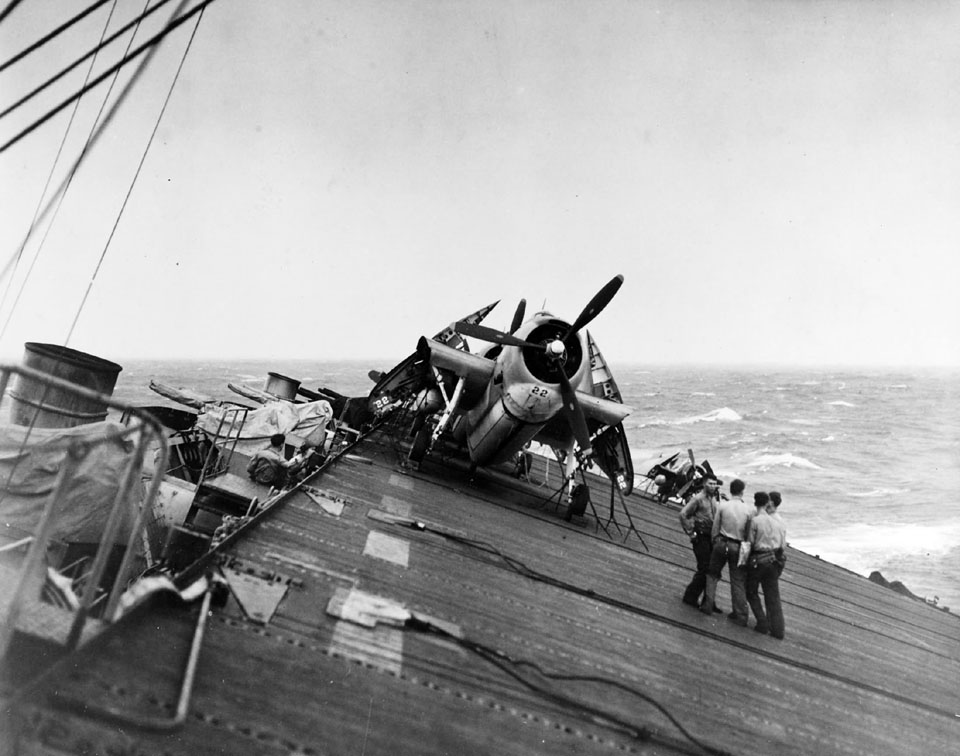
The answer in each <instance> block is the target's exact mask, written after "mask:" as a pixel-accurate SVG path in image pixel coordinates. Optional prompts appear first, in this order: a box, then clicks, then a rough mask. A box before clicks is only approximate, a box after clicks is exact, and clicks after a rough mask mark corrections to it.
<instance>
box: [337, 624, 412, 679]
mask: <svg viewBox="0 0 960 756" xmlns="http://www.w3.org/2000/svg"><path fill="white" fill-rule="evenodd" d="M330 653H331V654H336V655H339V656H342V657H344V658H347V659H355V660H357V661H359V662H363V663H364V664H370V665H372V666H374V667H376V668H378V669H382V670H385V671H387V672H392V673H393V674H395V675H399V674H400V673H401V671H402V666H403V630H398V629H397V628H394V627H376V628H373V629H368V628H365V627H361V626H360V625H355V624H353V623H352V622H343V621H341V622H337V624H336V625H335V626H334V628H333V638H331V640H330Z"/></svg>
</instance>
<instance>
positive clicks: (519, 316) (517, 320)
mask: <svg viewBox="0 0 960 756" xmlns="http://www.w3.org/2000/svg"><path fill="white" fill-rule="evenodd" d="M526 310H527V300H526V299H521V300H520V302H519V304H517V309H516V310H515V311H514V313H513V322H512V323H510V333H516V331H517V329H518V328H519V327H520V326H521V325H522V324H523V316H524V313H526Z"/></svg>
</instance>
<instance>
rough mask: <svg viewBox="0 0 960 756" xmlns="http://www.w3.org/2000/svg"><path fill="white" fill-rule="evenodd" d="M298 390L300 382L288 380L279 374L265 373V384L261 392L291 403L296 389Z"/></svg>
mask: <svg viewBox="0 0 960 756" xmlns="http://www.w3.org/2000/svg"><path fill="white" fill-rule="evenodd" d="M299 388H300V381H298V380H295V379H293V378H289V377H287V376H285V375H281V374H280V373H267V384H266V385H265V386H264V387H263V390H264V391H266V392H267V393H269V394H273V395H274V396H278V397H280V398H281V399H286V400H287V401H288V402H292V401H293V400H294V399H295V398H296V396H297V389H299Z"/></svg>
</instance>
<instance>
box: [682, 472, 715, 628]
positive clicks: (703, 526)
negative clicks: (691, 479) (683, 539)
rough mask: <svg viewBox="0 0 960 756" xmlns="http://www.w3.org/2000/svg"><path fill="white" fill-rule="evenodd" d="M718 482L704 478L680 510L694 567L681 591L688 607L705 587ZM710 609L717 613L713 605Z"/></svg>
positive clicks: (694, 604) (694, 603)
mask: <svg viewBox="0 0 960 756" xmlns="http://www.w3.org/2000/svg"><path fill="white" fill-rule="evenodd" d="M719 491H720V481H718V480H717V479H716V478H707V479H706V480H705V481H704V483H703V489H702V490H701V491H700V492H699V493H698V494H696V495H695V496H691V497H690V500H689V501H688V502H687V503H686V504H684V505H683V509H681V510H680V527H681V528H683V532H684V533H686V534H687V536H689V538H690V545H691V546H693V556H694V558H695V559H696V560H697V570H696V572H695V573H694V575H693V579H692V580H691V581H690V584H689V585H688V586H687V589H686V590H685V591H684V592H683V603H684V604H689V605H690V606H700V598H701V594H702V593H703V592H704V589H705V588H706V586H707V567H708V566H709V565H710V553H711V552H712V551H713V540H712V538H711V536H710V531H711V530H712V528H713V518H714V515H716V513H717V503H718V502H719V501H720V493H719ZM713 611H715V612H718V613H719V612H720V610H719V609H717V608H716V606H714V608H713Z"/></svg>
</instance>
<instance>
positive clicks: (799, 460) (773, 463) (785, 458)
mask: <svg viewBox="0 0 960 756" xmlns="http://www.w3.org/2000/svg"><path fill="white" fill-rule="evenodd" d="M747 467H758V468H760V470H761V471H766V470H769V469H770V468H772V467H801V468H803V469H805V470H822V469H823V468H822V467H820V465H817V464H814V463H813V462H811V461H810V460H809V459H805V458H804V457H800V456H798V455H796V454H790V453H784V454H760V455H759V456H758V457H757V458H756V459H754V460H752V461H751V462H748V463H747Z"/></svg>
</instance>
